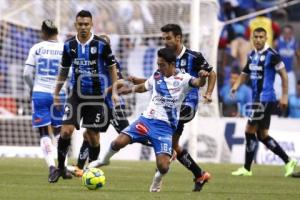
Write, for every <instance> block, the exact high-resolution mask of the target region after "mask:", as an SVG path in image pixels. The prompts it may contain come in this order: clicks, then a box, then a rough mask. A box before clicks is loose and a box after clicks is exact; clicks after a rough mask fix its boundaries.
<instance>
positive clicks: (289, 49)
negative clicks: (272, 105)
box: [274, 25, 300, 99]
mask: <svg viewBox="0 0 300 200" xmlns="http://www.w3.org/2000/svg"><path fill="white" fill-rule="evenodd" d="M274 47H275V49H276V50H277V51H278V53H279V54H280V56H281V58H282V60H283V62H284V64H285V69H286V71H287V74H288V81H289V95H294V94H295V92H296V73H295V71H298V70H299V69H300V49H299V43H298V42H297V40H296V38H295V35H294V28H293V27H292V26H291V25H285V26H284V27H283V28H282V32H281V36H280V37H279V38H278V39H277V40H276V41H275V43H274ZM295 57H296V58H297V59H294V58H295ZM274 87H275V92H276V96H277V99H279V98H280V97H281V93H282V91H281V79H280V77H279V75H276V78H275V83H274Z"/></svg>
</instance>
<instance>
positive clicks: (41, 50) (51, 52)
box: [35, 47, 63, 55]
mask: <svg viewBox="0 0 300 200" xmlns="http://www.w3.org/2000/svg"><path fill="white" fill-rule="evenodd" d="M62 52H63V51H62V50H55V49H45V48H43V47H41V48H39V49H38V50H37V51H36V52H35V53H36V55H41V54H48V55H62Z"/></svg>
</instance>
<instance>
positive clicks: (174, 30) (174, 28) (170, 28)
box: [160, 24, 182, 37]
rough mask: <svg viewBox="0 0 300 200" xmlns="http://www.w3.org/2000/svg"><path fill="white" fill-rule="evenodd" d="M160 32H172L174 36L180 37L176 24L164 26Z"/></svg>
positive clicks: (179, 29)
mask: <svg viewBox="0 0 300 200" xmlns="http://www.w3.org/2000/svg"><path fill="white" fill-rule="evenodd" d="M160 30H161V32H164V33H166V32H172V33H173V35H174V36H177V35H180V36H181V37H182V30H181V27H180V26H179V25H178V24H166V25H164V26H163V27H161V28H160Z"/></svg>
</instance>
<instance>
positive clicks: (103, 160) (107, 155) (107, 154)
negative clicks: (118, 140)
mask: <svg viewBox="0 0 300 200" xmlns="http://www.w3.org/2000/svg"><path fill="white" fill-rule="evenodd" d="M117 152H118V151H114V150H112V149H111V146H110V147H109V148H108V150H107V151H106V152H105V154H104V157H103V158H100V159H99V160H95V161H93V162H91V163H90V164H89V166H88V168H94V167H101V166H103V165H108V164H109V160H110V158H111V157H112V156H113V155H114V154H116V153H117Z"/></svg>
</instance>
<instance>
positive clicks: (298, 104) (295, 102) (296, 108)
mask: <svg viewBox="0 0 300 200" xmlns="http://www.w3.org/2000/svg"><path fill="white" fill-rule="evenodd" d="M288 117H291V118H300V80H298V82H297V87H296V94H294V95H290V96H289V114H288Z"/></svg>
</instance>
